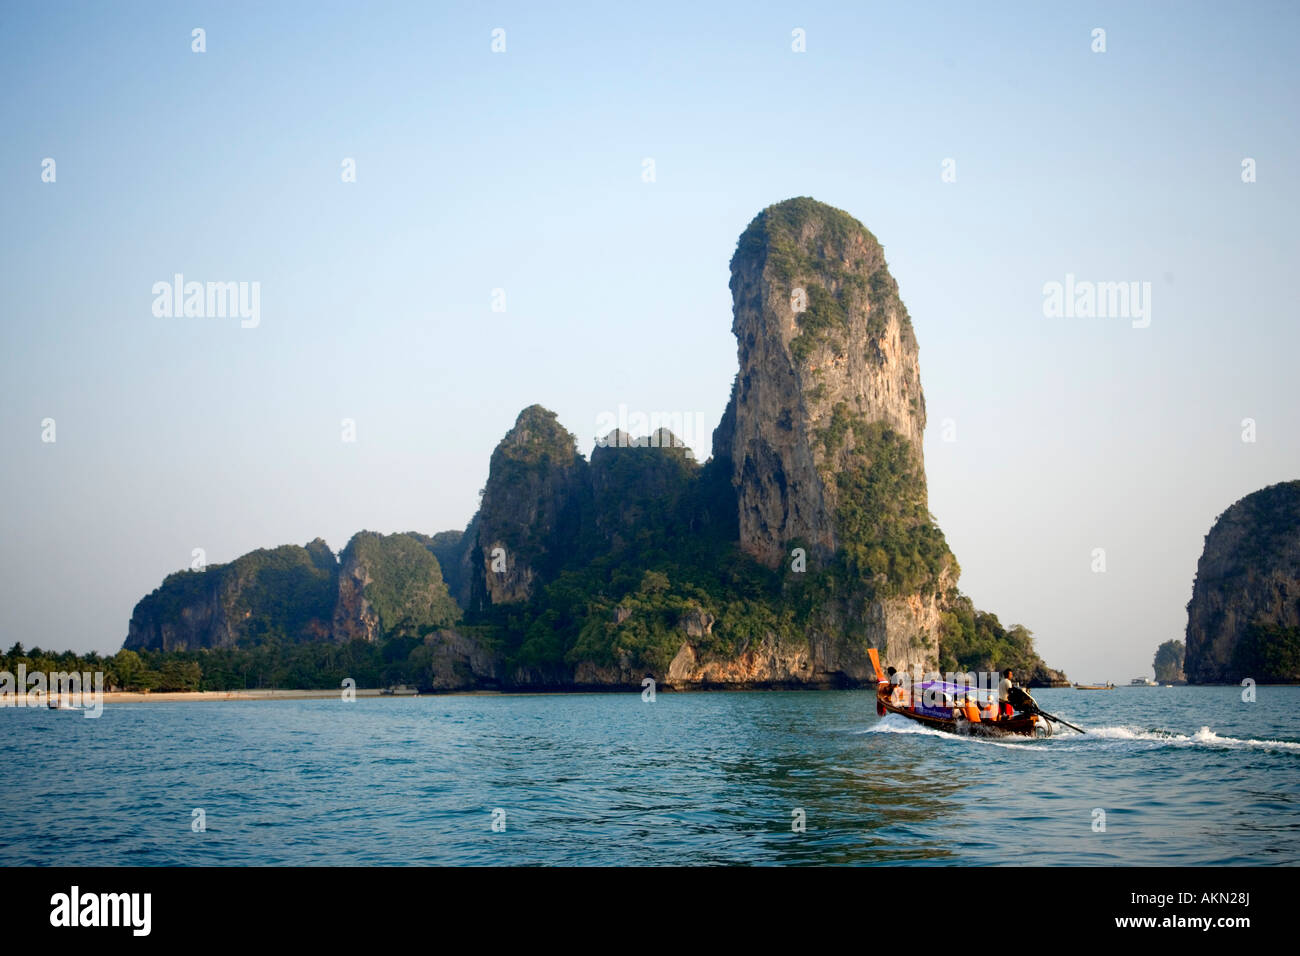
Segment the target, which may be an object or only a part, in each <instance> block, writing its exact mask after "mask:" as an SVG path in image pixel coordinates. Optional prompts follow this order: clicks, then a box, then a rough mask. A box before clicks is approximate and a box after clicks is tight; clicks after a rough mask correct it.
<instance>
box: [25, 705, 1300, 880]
mask: <svg viewBox="0 0 1300 956" xmlns="http://www.w3.org/2000/svg"><path fill="white" fill-rule="evenodd" d="M1035 696H1036V697H1037V699H1038V701H1039V704H1040V705H1041V706H1042V707H1043V709H1045V710H1047V711H1050V712H1053V713H1056V714H1059V715H1060V716H1062V717H1064V718H1066V719H1067V720H1070V721H1072V722H1074V723H1077V724H1080V725H1082V726H1084V727H1086V728H1089V729H1091V731H1092V732H1091V733H1089V734H1087V735H1085V736H1080V735H1077V734H1073V733H1069V732H1066V731H1058V735H1057V736H1055V737H1053V738H1051V739H1048V740H1015V741H1005V740H1004V741H990V740H982V739H967V738H956V737H950V736H947V735H941V734H937V733H933V732H929V731H925V730H923V729H917V728H915V727H914V726H913V725H911V724H910V723H908V722H905V721H904V720H903V719H902V718H899V717H896V716H891V717H887V718H885V719H884V720H881V719H879V718H877V717H876V715H875V711H874V702H873V697H872V694H871V693H870V692H869V691H842V692H838V691H822V692H754V693H730V692H729V693H693V694H669V693H660V694H659V695H658V698H657V700H656V701H655V702H653V703H646V702H643V701H642V699H641V697H640V695H639V694H635V693H627V694H590V695H587V694H581V695H536V696H533V695H524V696H488V695H468V696H446V697H420V698H396V699H369V700H360V701H356V702H352V703H345V702H343V701H341V700H339V701H335V700H312V701H274V702H204V703H198V702H196V703H152V704H117V705H111V704H110V705H108V706H107V707H106V709H105V711H104V714H103V716H102V717H101V718H100V719H98V720H87V719H84V718H83V717H82V716H81V715H80V714H79V713H77V712H75V711H51V710H48V709H45V708H35V709H30V710H29V709H22V708H16V709H10V708H3V709H0V749H2V750H3V755H4V766H5V771H4V773H3V777H2V779H0V864H2V865H8V866H12V865H22V864H26V865H32V864H37V865H39V864H69V865H71V864H76V865H99V864H126V865H160V864H162V865H173V864H181V865H195V864H203V865H225V864H243V865H247V864H291V865H295V864H478V865H483V864H492V865H516V864H639V865H655V864H720V863H748V864H810V863H811V864H818V863H822V864H826V863H829V864H845V863H847V864H881V863H889V864H914V863H928V864H1003V863H1012V864H1022V863H1023V864H1066V865H1069V864H1083V865H1113V864H1138V863H1141V864H1174V865H1189V864H1252V865H1258V864H1295V863H1297V862H1300V687H1261V688H1259V689H1258V699H1257V701H1256V702H1254V703H1243V702H1242V700H1241V690H1240V688H1232V687H1221V688H1134V689H1129V688H1120V689H1117V690H1114V691H1103V692H1089V691H1075V690H1045V691H1038V692H1036V694H1035ZM195 809H202V810H203V812H204V818H205V823H206V831H205V832H194V830H193V828H192V821H193V820H194V815H193V811H194V810H195ZM498 809H499V810H501V811H504V825H505V829H504V831H503V832H494V831H493V811H494V810H498ZM1097 810H1102V811H1104V814H1105V816H1104V822H1105V830H1104V832H1098V831H1096V830H1095V829H1094V826H1095V823H1094V821H1096V820H1100V819H1101V818H1100V817H1098V816H1097V814H1096V812H1095V811H1097ZM797 811H802V813H803V817H804V819H805V820H806V832H802V833H800V832H794V830H793V828H792V824H793V823H794V821H795V820H796V819H797ZM499 818H500V815H499V814H498V819H499Z"/></svg>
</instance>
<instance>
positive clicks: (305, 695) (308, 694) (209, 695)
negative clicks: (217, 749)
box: [16, 687, 413, 707]
mask: <svg viewBox="0 0 1300 956" xmlns="http://www.w3.org/2000/svg"><path fill="white" fill-rule="evenodd" d="M341 694H342V691H341V690H193V691H166V692H161V691H160V692H158V693H140V692H138V691H105V692H104V703H105V704H161V703H175V702H178V701H207V700H312V699H324V698H328V697H339V696H340V695H341ZM356 696H357V697H380V696H384V695H382V694H381V693H380V690H379V688H377V687H376V688H364V689H363V688H357V690H356ZM396 696H413V695H409V694H406V695H401V694H399V695H396ZM45 704H46V701H45V697H44V696H43V695H40V694H34V695H32V697H31V699H30V701H29V700H28V698H26V697H18V698H17V699H16V705H17V706H19V707H44V706H45Z"/></svg>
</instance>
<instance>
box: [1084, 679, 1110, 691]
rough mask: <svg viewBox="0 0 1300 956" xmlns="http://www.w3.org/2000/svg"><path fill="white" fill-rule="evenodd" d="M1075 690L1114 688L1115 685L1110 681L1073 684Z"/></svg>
mask: <svg viewBox="0 0 1300 956" xmlns="http://www.w3.org/2000/svg"><path fill="white" fill-rule="evenodd" d="M1074 689H1075V690H1114V689H1115V685H1114V684H1112V683H1111V682H1110V681H1107V682H1106V683H1104V684H1075V685H1074Z"/></svg>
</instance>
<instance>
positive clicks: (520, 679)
mask: <svg viewBox="0 0 1300 956" xmlns="http://www.w3.org/2000/svg"><path fill="white" fill-rule="evenodd" d="M731 292H732V297H733V320H732V331H733V332H734V333H735V336H736V342H737V349H738V356H739V371H738V373H737V374H736V376H735V379H734V382H733V385H732V391H731V398H730V401H729V403H728V405H727V408H726V411H725V413H724V414H723V417H722V421H721V423H720V424H719V425H718V427H717V429H716V430H715V431H714V433H713V447H712V454H711V456H710V457H709V458H708V460H707V461H705V462H704V463H703V464H700V463H698V462H697V461H696V456H695V455H692V454H691V453H690V452H689V451H688V449H686V448H685V447H684V445H683V444H682V443H681V442H680V441H679V440H678V439H677V438H676V436H674V435H673V434H671V433H670V432H667V431H663V430H661V431H659V432H656V433H655V434H654V435H651V436H640V437H638V438H630V436H627V435H625V434H621V433H618V432H615V433H613V434H611V435H609V436H606V438H605V440H603V441H601V442H598V443H597V446H596V447H595V449H594V450H593V451H592V453H591V457H590V460H588V459H587V458H585V457H583V455H582V454H581V453H580V452H579V450H578V446H577V440H576V439H575V437H574V436H573V435H572V434H571V433H570V432H569V431H568V430H567V429H565V428H564V427H563V426H562V425H561V424H560V423H559V422H558V421H557V420H556V416H555V415H554V413H552V412H550V411H548V410H546V409H545V408H543V407H541V406H540V405H533V406H530V407H528V408H525V409H524V410H523V411H522V412H520V413H519V416H518V418H517V420H516V421H515V423H514V425H513V427H511V428H510V429H509V431H508V432H507V433H506V435H505V437H504V438H503V439H502V440H501V442H500V444H498V445H497V447H496V450H495V451H494V452H493V453H492V458H491V462H490V467H489V473H488V479H487V484H486V486H485V488H484V490H483V494H482V501H481V504H480V507H479V510H478V513H477V514H476V515H474V517H473V519H472V520H471V521H470V522H469V525H468V527H467V528H466V529H465V530H464V531H463V532H460V531H444V532H442V533H440V534H436V535H433V536H426V535H422V534H417V533H409V534H389V535H381V534H375V533H371V532H364V531H363V532H361V533H359V534H357V535H356V536H355V537H353V538H352V540H351V541H350V542H348V544H347V546H346V547H345V548H344V549H343V551H342V553H341V555H340V557H338V558H336V557H335V555H334V554H333V552H332V551H331V550H330V548H329V547H328V546H327V545H326V544H325V542H323V541H321V540H320V539H317V540H315V541H313V542H311V543H310V544H308V545H307V546H306V547H298V546H283V547H278V548H274V549H270V550H258V551H254V552H252V553H250V554H246V555H244V556H243V557H240V558H238V559H236V560H234V561H231V562H229V563H228V564H220V565H210V566H208V567H207V568H205V569H204V570H202V571H182V572H179V573H176V574H172V575H169V576H168V577H167V579H166V580H165V581H163V583H162V586H161V587H159V588H158V589H157V590H156V591H154V592H153V593H152V594H150V595H148V596H147V597H145V598H143V599H142V600H141V601H140V602H139V603H138V604H137V605H136V607H135V611H134V613H133V614H132V617H131V622H130V627H129V631H128V634H127V638H126V641H125V645H124V651H129V652H132V654H131V657H130V658H126V660H127V661H128V664H129V666H128V667H127V668H126V669H127V670H131V671H132V674H118V675H117V677H118V682H119V685H120V686H124V687H129V686H131V684H132V683H133V682H134V684H135V685H136V686H143V685H147V684H150V683H152V685H153V686H155V687H157V688H159V689H164V688H166V689H176V688H174V687H168V685H169V683H170V684H176V683H177V681H180V682H181V683H182V684H184V685H185V686H186V687H192V688H198V687H202V688H204V689H215V690H221V689H229V688H231V687H245V686H292V687H304V688H306V687H338V686H339V683H340V681H341V680H342V679H344V678H347V677H351V678H353V679H354V680H356V681H357V682H358V684H359V685H361V686H377V685H381V684H388V683H397V682H402V683H409V684H412V685H415V686H418V687H420V688H422V689H428V690H459V689H482V688H495V689H501V690H537V689H553V690H574V689H602V688H610V689H613V688H626V687H640V686H641V682H642V680H643V679H644V678H645V677H647V676H649V677H652V678H654V680H655V681H656V682H657V683H658V685H659V686H660V687H667V688H753V687H783V688H788V687H814V688H821V687H852V686H857V685H862V684H869V683H874V677H873V672H872V668H871V664H870V661H869V659H868V656H867V650H868V649H869V648H878V649H879V650H880V651H881V653H882V655H883V657H884V658H885V660H886V662H887V663H889V664H892V665H893V666H895V667H898V668H900V669H911V668H914V667H919V668H921V669H922V670H924V671H927V672H929V671H935V670H939V671H957V670H960V671H991V670H998V669H1001V668H1004V667H1013V668H1015V670H1016V672H1017V674H1018V675H1019V676H1020V678H1021V679H1022V680H1025V681H1027V682H1028V683H1030V684H1038V685H1042V684H1049V683H1054V682H1063V681H1064V680H1065V677H1064V675H1063V674H1061V673H1059V672H1057V671H1053V670H1051V669H1050V668H1048V667H1047V666H1046V665H1045V664H1044V663H1043V661H1042V660H1041V659H1040V658H1039V656H1038V654H1037V653H1036V652H1035V650H1034V643H1033V639H1032V636H1031V634H1030V632H1029V631H1028V630H1027V629H1025V628H1024V627H1022V626H1020V625H1015V626H1011V627H1004V626H1003V625H1002V624H1001V623H1000V622H999V621H998V619H997V617H996V616H995V615H993V614H991V613H988V612H985V611H980V610H977V609H976V608H975V607H974V605H973V604H972V602H971V600H970V599H969V598H968V597H966V596H964V595H963V594H961V592H960V591H958V589H957V578H958V574H959V567H958V564H957V560H956V558H955V557H954V556H953V554H952V552H951V551H950V550H949V548H948V544H947V542H946V541H945V539H944V535H943V532H942V531H941V530H940V529H939V528H938V527H937V525H936V524H935V522H934V519H933V517H932V516H931V514H930V512H929V508H928V502H927V492H926V479H925V469H924V462H923V458H922V434H923V432H924V429H925V396H924V394H923V393H922V390H921V376H920V369H919V365H918V361H917V351H918V349H917V340H916V334H915V331H914V329H913V327H912V321H911V318H910V317H909V316H908V312H907V309H906V307H905V306H904V305H903V302H902V300H901V299H900V298H899V293H898V286H897V283H896V282H895V281H894V279H893V277H892V276H891V275H890V272H889V269H888V267H887V265H886V263H885V256H884V252H883V250H882V248H881V245H880V243H879V242H877V240H876V238H875V236H873V235H872V234H871V233H870V232H869V231H867V229H866V228H864V227H863V226H862V224H861V223H859V222H858V221H857V220H855V219H854V218H852V217H851V216H849V215H848V214H847V213H844V212H842V211H840V210H838V209H835V208H832V207H830V206H827V205H825V204H823V203H820V202H816V201H815V200H812V199H808V198H799V199H791V200H787V201H785V202H781V203H778V204H776V205H773V206H769V207H768V208H767V209H764V210H763V211H762V212H760V213H759V214H758V215H757V216H756V217H755V218H754V220H753V221H752V222H751V223H750V224H749V226H748V227H747V228H746V229H745V230H744V232H743V233H742V234H741V236H740V240H739V242H738V244H737V248H736V251H735V254H734V256H733V257H732V260H731ZM1188 647H1189V654H1190V651H1191V647H1192V643H1191V641H1190V640H1189V644H1188ZM118 656H119V657H121V656H122V655H118ZM165 674H170V675H171V677H166V676H164V675H165ZM177 675H183V676H179V677H178V676H177ZM182 689H184V688H182Z"/></svg>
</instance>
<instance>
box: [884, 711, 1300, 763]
mask: <svg viewBox="0 0 1300 956" xmlns="http://www.w3.org/2000/svg"><path fill="white" fill-rule="evenodd" d="M1086 729H1087V731H1088V732H1087V733H1086V734H1079V733H1075V732H1074V731H1072V730H1070V729H1069V728H1066V727H1063V726H1061V725H1060V724H1057V725H1056V732H1055V733H1054V734H1053V735H1052V736H1051V737H1046V738H1031V737H999V738H992V737H979V736H974V737H964V736H958V735H956V734H948V733H944V732H943V731H941V730H934V729H932V728H930V727H923V726H921V725H920V724H917V723H915V722H913V721H910V720H908V719H907V718H905V717H900V716H898V715H897V714H886V715H885V716H884V717H882V718H880V720H878V721H876V723H874V724H872V725H871V726H870V727H868V728H867V729H866V730H864V731H862V733H867V734H912V735H917V736H921V737H941V738H943V739H944V740H954V741H967V742H971V743H980V744H992V745H993V746H995V747H1016V748H1023V747H1030V748H1033V749H1038V748H1040V747H1043V746H1047V745H1052V744H1056V745H1060V744H1068V745H1070V746H1071V747H1078V746H1091V745H1109V746H1114V745H1116V744H1123V743H1134V744H1144V745H1148V746H1156V747H1158V746H1166V747H1211V748H1216V749H1221V750H1265V751H1274V752H1278V753H1294V754H1300V742H1296V741H1291V740H1259V739H1256V738H1253V737H1249V738H1243V737H1224V736H1220V735H1219V734H1216V733H1215V732H1214V731H1213V730H1211V729H1210V728H1209V727H1202V728H1201V729H1200V730H1198V731H1196V733H1194V734H1180V733H1176V732H1174V731H1172V730H1162V729H1159V728H1152V729H1142V728H1138V727H1122V726H1116V727H1088V728H1086Z"/></svg>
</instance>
